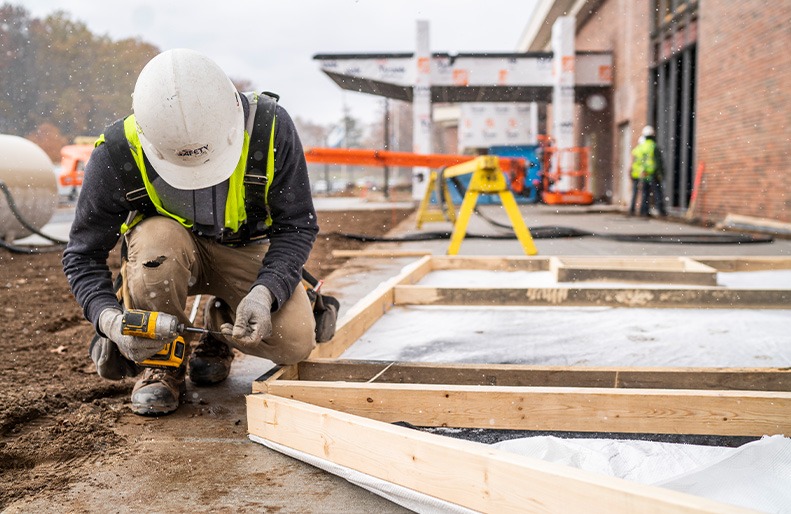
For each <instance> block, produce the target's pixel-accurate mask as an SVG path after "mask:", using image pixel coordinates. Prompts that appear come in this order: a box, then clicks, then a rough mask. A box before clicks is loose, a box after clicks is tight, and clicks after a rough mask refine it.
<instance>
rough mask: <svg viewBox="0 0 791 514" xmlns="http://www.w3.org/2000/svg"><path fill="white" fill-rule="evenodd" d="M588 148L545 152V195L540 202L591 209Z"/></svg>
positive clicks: (549, 148) (551, 149)
mask: <svg viewBox="0 0 791 514" xmlns="http://www.w3.org/2000/svg"><path fill="white" fill-rule="evenodd" d="M588 154H589V149H588V147H586V146H579V147H573V148H557V147H554V146H550V147H547V148H545V149H544V165H543V188H542V189H543V192H542V193H541V199H542V201H543V202H544V203H546V204H549V205H557V204H561V205H590V204H592V203H593V193H591V192H590V191H589V187H588V182H589V180H590V167H589V163H590V159H589V155H588Z"/></svg>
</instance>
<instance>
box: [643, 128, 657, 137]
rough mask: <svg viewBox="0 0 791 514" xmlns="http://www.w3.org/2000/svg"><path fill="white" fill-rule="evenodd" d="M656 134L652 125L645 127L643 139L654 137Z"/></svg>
mask: <svg viewBox="0 0 791 514" xmlns="http://www.w3.org/2000/svg"><path fill="white" fill-rule="evenodd" d="M655 134H656V133H655V132H654V127H652V126H651V125H646V126H645V127H643V137H653V136H654V135H655Z"/></svg>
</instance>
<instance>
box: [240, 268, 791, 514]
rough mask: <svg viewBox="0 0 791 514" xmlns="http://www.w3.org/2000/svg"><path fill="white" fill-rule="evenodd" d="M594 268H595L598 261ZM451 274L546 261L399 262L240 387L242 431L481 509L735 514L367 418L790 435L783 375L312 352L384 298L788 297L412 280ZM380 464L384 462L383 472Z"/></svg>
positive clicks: (642, 302)
mask: <svg viewBox="0 0 791 514" xmlns="http://www.w3.org/2000/svg"><path fill="white" fill-rule="evenodd" d="M692 259H693V260H694V261H695V262H697V263H700V264H701V266H710V267H711V268H713V269H716V270H718V271H757V270H772V269H791V258H782V257H780V258H774V257H757V258H753V257H737V258H727V257H700V258H692ZM592 262H594V261H592ZM602 262H604V263H605V266H606V264H607V260H606V259H603V260H602ZM612 262H613V261H612V260H610V261H609V263H610V264H612ZM594 264H595V262H594ZM463 269H484V270H503V271H547V270H550V269H551V260H550V259H549V258H542V257H513V258H508V257H475V258H469V257H461V258H460V257H446V256H426V257H423V258H422V259H420V260H418V261H416V262H415V263H413V264H411V265H409V266H407V267H406V268H404V270H403V271H402V273H401V274H399V275H398V276H396V277H394V278H392V279H391V280H389V281H387V282H386V283H384V284H382V285H381V286H380V287H379V288H377V289H376V290H375V291H373V292H372V293H370V294H369V295H368V296H366V297H365V298H364V299H363V300H361V301H360V302H359V303H358V304H357V305H355V307H354V308H352V309H351V310H350V311H349V313H348V314H347V315H346V316H345V317H344V318H343V319H342V320H341V322H340V323H339V327H338V330H337V332H336V336H335V337H334V338H333V339H332V340H331V341H330V342H328V343H323V344H321V345H319V346H318V348H317V349H316V350H315V351H314V352H313V353H312V354H311V360H308V361H306V362H303V363H300V364H298V365H293V366H285V367H282V368H278V369H276V370H274V371H272V372H271V373H270V374H269V375H268V376H265V377H262V378H261V379H260V380H259V381H257V382H255V383H254V384H253V392H254V393H258V394H253V395H251V396H248V423H249V431H250V433H251V434H253V435H255V436H258V437H261V438H263V439H266V440H269V441H272V442H275V443H278V444H281V445H285V446H288V447H289V448H292V449H295V450H298V451H301V452H305V453H308V454H311V455H314V456H317V457H320V458H323V459H328V460H330V461H332V462H335V463H337V464H340V465H343V466H346V467H349V468H352V469H355V470H357V471H360V472H363V473H367V474H369V475H372V476H375V477H378V478H382V479H384V480H388V481H391V482H394V483H396V484H399V485H402V486H405V487H408V488H411V489H413V490H415V491H418V492H422V493H425V494H428V495H431V496H435V497H437V498H441V499H445V500H447V501H450V502H453V503H456V504H459V505H462V506H465V507H468V508H471V509H476V510H480V511H487V512H488V511H491V512H524V511H531V512H561V511H569V510H571V511H585V512H608V513H610V512H616V513H627V512H646V513H653V512H657V513H659V512H663V513H664V512H744V511H743V510H741V509H738V508H735V507H732V506H728V505H724V504H720V503H718V502H712V501H710V500H706V499H703V498H698V497H695V496H691V495H685V494H681V493H675V492H673V491H669V490H665V489H660V488H654V487H650V486H644V485H641V484H636V483H631V482H627V481H624V480H619V479H616V478H612V477H603V476H599V475H593V474H590V473H587V472H583V471H580V470H576V469H572V468H568V467H565V466H559V465H556V464H551V463H548V462H543V461H537V460H533V459H527V458H524V457H520V456H517V455H513V454H508V453H504V452H499V451H497V450H494V449H492V448H489V447H487V446H486V445H481V444H479V443H473V442H468V441H460V440H455V439H451V438H447V437H442V436H437V435H433V434H428V433H424V432H420V431H415V430H410V429H406V428H402V427H398V426H393V425H390V424H387V423H384V422H382V421H379V420H380V419H381V420H384V421H408V422H410V423H412V424H414V425H418V426H453V427H477V428H508V429H522V430H549V431H574V432H587V431H589V432H603V431H610V432H627V433H669V434H709V435H723V436H736V435H747V436H760V435H764V434H772V433H785V434H789V433H791V418H790V417H789V415H788V413H789V412H791V392H789V390H791V385H790V384H791V382H790V378H791V370H789V369H773V368H705V369H700V368H627V367H624V368H577V367H572V368H567V367H552V366H544V367H536V366H534V367H528V366H510V365H477V364H476V365H436V364H417V363H387V362H368V361H365V362H356V363H351V362H348V361H337V360H323V358H329V359H337V357H338V356H340V355H341V354H342V353H343V352H344V351H345V350H346V349H347V348H348V347H349V346H351V344H353V343H354V342H355V341H356V340H357V339H359V337H360V336H362V335H363V334H364V333H365V331H367V330H368V329H369V328H370V327H371V326H372V325H373V324H374V323H375V322H376V320H377V319H378V318H379V317H381V316H382V315H383V314H385V313H386V312H387V311H388V310H389V309H391V308H392V307H393V306H395V305H403V304H414V303H419V304H423V305H426V304H432V305H437V304H443V303H444V304H453V305H458V304H463V305H470V304H475V303H476V302H477V304H478V305H486V306H492V305H525V304H526V303H525V301H526V300H525V299H526V298H527V299H528V300H529V301H531V302H533V303H527V304H528V305H603V304H606V305H617V306H621V307H643V308H645V307H676V308H678V307H722V308H728V309H734V308H788V304H789V299H791V296H789V295H791V291H787V290H767V291H764V290H752V289H739V290H736V289H724V288H706V287H703V288H700V287H698V288H692V289H690V288H678V287H670V288H664V289H647V288H637V287H636V288H608V289H604V288H525V289H514V288H503V289H484V288H475V289H463V288H427V287H423V286H415V285H414V284H416V283H417V282H418V281H419V280H420V279H421V278H422V277H423V276H425V275H426V274H428V273H429V272H431V271H433V270H463ZM581 291H587V293H583V292H581ZM591 291H592V292H591ZM586 295H587V296H586ZM569 298H571V300H569ZM574 301H576V302H582V303H577V304H575V303H573V302H574ZM509 302H512V303H509ZM593 302H597V303H593ZM605 302H607V303H605ZM330 408H331V409H330ZM340 411H344V412H340ZM358 414H359V415H358ZM360 415H362V416H360ZM363 416H366V417H363ZM369 418H376V419H369ZM383 461H386V462H387V463H388V465H387V466H382V462H383ZM449 470H453V471H454V472H450V473H449ZM456 470H458V471H456Z"/></svg>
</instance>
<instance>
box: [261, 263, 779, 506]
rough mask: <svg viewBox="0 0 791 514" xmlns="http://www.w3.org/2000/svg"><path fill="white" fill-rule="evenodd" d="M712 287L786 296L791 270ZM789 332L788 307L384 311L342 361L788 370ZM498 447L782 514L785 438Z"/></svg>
mask: <svg viewBox="0 0 791 514" xmlns="http://www.w3.org/2000/svg"><path fill="white" fill-rule="evenodd" d="M717 281H718V284H719V285H720V286H723V287H728V288H752V289H791V271H756V272H734V273H722V272H720V273H718V274H717ZM420 285H425V286H433V287H557V286H560V287H631V286H634V287H675V286H674V285H673V284H640V285H637V286H636V285H635V284H633V283H632V284H629V283H616V282H580V283H574V284H570V283H562V284H559V283H558V282H556V281H555V278H554V275H553V274H552V273H550V272H499V271H498V272H494V271H492V272H490V271H480V270H475V271H470V270H463V271H462V270H453V271H434V272H432V273H429V274H428V275H427V276H426V277H424V278H423V279H422V280H421V281H420ZM682 287H686V288H694V286H682ZM789 327H791V306H789V309H788V310H770V309H767V310H746V309H628V308H613V307H439V306H406V307H403V306H402V307H395V308H393V309H391V310H390V311H388V312H387V313H386V314H385V315H384V316H383V317H382V318H380V319H379V320H378V321H377V322H376V323H375V324H374V325H373V327H371V328H370V329H369V330H368V331H367V332H366V333H365V334H364V335H363V336H362V337H361V338H360V339H359V340H358V341H357V342H356V343H355V344H354V345H353V346H352V347H351V348H349V349H348V350H347V351H346V352H345V353H344V354H343V356H342V358H344V359H361V360H383V361H413V362H435V363H491V364H509V363H510V364H534V365H558V366H679V367H684V366H687V367H789V366H791V338H790V337H789ZM769 435H771V434H769ZM786 435H789V434H786ZM251 439H253V440H254V441H257V442H260V443H262V444H266V445H267V446H270V447H272V448H274V449H276V450H278V451H281V452H283V453H286V454H287V455H291V456H293V457H295V458H298V459H300V460H303V461H305V462H308V463H310V464H313V465H315V466H318V467H320V468H322V469H325V470H327V471H329V472H331V473H334V474H336V475H339V476H341V477H343V478H346V479H347V480H349V481H351V482H353V483H355V484H358V485H360V486H362V487H364V488H366V489H368V490H370V491H372V492H374V493H376V494H379V495H380V496H383V497H385V498H388V499H390V500H391V501H394V502H395V503H398V504H400V505H403V506H405V507H407V508H409V509H412V510H415V511H416V512H422V513H433V512H463V511H464V509H461V510H460V508H459V507H458V506H455V505H452V504H444V505H443V504H440V503H437V501H438V500H436V499H435V498H432V497H429V496H426V495H423V494H420V493H416V492H414V491H411V490H409V489H405V488H403V487H400V486H395V485H394V484H390V483H388V482H383V481H381V480H378V479H375V478H373V477H370V476H368V475H365V474H362V473H359V472H357V471H354V470H351V469H348V468H345V467H343V466H338V465H336V464H334V463H331V462H328V461H324V460H323V459H318V458H316V457H312V456H308V455H305V454H303V453H302V452H298V451H294V450H290V449H288V448H284V447H282V446H280V445H276V444H274V443H271V442H268V441H264V440H260V439H259V438H256V437H255V436H251ZM496 446H497V447H499V448H500V449H502V450H504V451H510V452H514V453H519V454H523V455H528V456H532V457H537V458H541V459H543V460H547V461H551V462H556V463H560V464H565V465H568V466H573V467H577V468H581V469H584V470H588V471H591V472H595V473H601V474H606V475H611V476H616V477H619V478H624V479H626V480H631V481H634V482H641V483H646V484H653V485H657V486H660V487H664V488H668V489H673V490H676V491H680V492H686V493H690V494H694V495H697V496H702V497H707V498H711V499H714V500H718V501H722V502H724V503H730V504H734V505H739V506H744V507H748V508H753V509H757V510H761V511H765V512H776V513H790V514H791V440H789V439H788V438H784V437H782V436H772V437H765V438H764V439H761V440H759V441H754V442H751V443H748V444H745V445H743V446H741V447H739V448H722V447H712V446H697V445H689V444H674V443H658V442H650V441H629V440H608V439H576V438H575V439H562V438H558V437H551V436H542V437H530V438H526V439H517V440H511V441H504V442H501V443H497V445H496ZM443 503H444V502H443Z"/></svg>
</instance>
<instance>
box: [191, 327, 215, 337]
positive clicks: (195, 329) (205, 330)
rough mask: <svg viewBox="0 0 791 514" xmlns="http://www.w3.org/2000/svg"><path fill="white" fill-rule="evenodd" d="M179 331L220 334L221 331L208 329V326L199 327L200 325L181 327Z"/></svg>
mask: <svg viewBox="0 0 791 514" xmlns="http://www.w3.org/2000/svg"><path fill="white" fill-rule="evenodd" d="M181 331H182V332H192V333H193V334H211V335H222V332H217V331H215V330H209V329H208V328H200V327H184V328H182V329H181Z"/></svg>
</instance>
